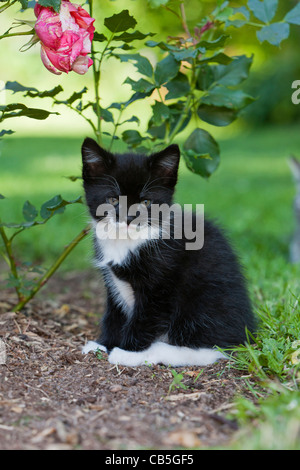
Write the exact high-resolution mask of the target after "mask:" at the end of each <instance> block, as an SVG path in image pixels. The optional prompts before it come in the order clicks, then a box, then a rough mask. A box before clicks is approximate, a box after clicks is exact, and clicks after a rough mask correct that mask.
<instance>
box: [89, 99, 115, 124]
mask: <svg viewBox="0 0 300 470" xmlns="http://www.w3.org/2000/svg"><path fill="white" fill-rule="evenodd" d="M93 111H94V113H95V114H96V115H97V113H98V109H97V106H96V103H94V104H93ZM100 116H101V119H103V120H104V121H105V122H112V123H113V122H114V117H113V115H112V113H111V112H110V111H109V110H108V109H105V108H101V106H100Z"/></svg>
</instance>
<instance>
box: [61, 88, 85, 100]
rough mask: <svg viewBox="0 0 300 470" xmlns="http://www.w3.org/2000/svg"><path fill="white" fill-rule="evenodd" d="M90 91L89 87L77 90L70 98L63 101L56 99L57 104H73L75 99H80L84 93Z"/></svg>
mask: <svg viewBox="0 0 300 470" xmlns="http://www.w3.org/2000/svg"><path fill="white" fill-rule="evenodd" d="M87 91H88V89H87V87H84V88H83V89H82V90H81V91H75V92H74V93H73V94H72V95H71V96H70V97H69V98H68V99H66V100H63V101H58V100H55V103H56V104H72V103H74V101H77V100H80V99H81V98H82V96H83V95H84V93H86V92H87Z"/></svg>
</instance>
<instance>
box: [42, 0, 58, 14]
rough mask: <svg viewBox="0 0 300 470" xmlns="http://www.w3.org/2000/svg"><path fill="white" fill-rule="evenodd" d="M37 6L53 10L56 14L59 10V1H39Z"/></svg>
mask: <svg viewBox="0 0 300 470" xmlns="http://www.w3.org/2000/svg"><path fill="white" fill-rule="evenodd" d="M39 4H40V5H42V6H43V7H50V8H53V10H55V11H56V12H57V13H58V12H59V10H60V4H61V0H39Z"/></svg>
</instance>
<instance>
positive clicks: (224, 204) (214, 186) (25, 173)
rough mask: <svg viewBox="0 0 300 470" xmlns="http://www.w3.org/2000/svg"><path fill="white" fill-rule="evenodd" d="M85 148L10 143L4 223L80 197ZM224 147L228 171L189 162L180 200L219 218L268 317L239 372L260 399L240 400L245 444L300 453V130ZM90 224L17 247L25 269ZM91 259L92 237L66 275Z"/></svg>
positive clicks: (60, 222) (243, 351) (28, 235)
mask: <svg viewBox="0 0 300 470" xmlns="http://www.w3.org/2000/svg"><path fill="white" fill-rule="evenodd" d="M81 142H82V138H73V137H72V138H54V137H39V138H35V137H34V138H33V137H32V138H31V137H27V138H14V137H9V138H7V139H6V140H5V141H2V142H1V146H2V148H1V185H0V193H1V194H3V195H4V196H5V197H6V199H4V200H1V201H0V203H1V219H2V220H5V221H6V222H15V221H19V220H20V219H21V218H22V205H23V203H24V201H25V200H29V201H30V202H31V203H32V204H34V205H36V206H37V207H39V206H40V205H41V204H42V203H43V202H44V201H46V200H48V199H50V198H51V197H52V196H54V195H56V194H61V195H62V196H63V197H64V198H66V199H74V198H76V197H77V196H78V195H79V194H81V193H82V189H81V182H80V180H79V181H75V182H72V181H70V180H69V179H67V178H66V176H71V175H80V145H81ZM219 143H220V147H221V153H222V158H221V164H220V167H219V169H218V170H217V172H216V173H215V174H214V175H213V176H212V177H211V178H210V180H209V181H206V180H203V179H202V178H200V177H198V176H197V175H194V174H192V173H191V172H189V171H188V170H187V169H186V167H185V165H184V163H183V162H182V165H181V168H180V177H179V183H178V187H177V192H176V200H177V201H178V202H180V203H182V204H184V203H192V204H196V203H204V205H205V214H206V216H208V215H210V216H211V217H214V218H217V219H218V220H219V221H220V223H221V224H222V225H223V226H224V227H225V228H226V230H227V232H228V233H229V236H230V238H231V239H232V241H233V243H234V245H235V246H236V248H237V251H238V252H239V255H240V257H241V260H242V262H243V264H244V266H245V272H246V275H247V277H248V279H249V286H250V292H251V296H252V299H253V302H254V306H255V309H256V311H257V314H258V316H259V317H260V318H261V319H262V323H261V329H260V332H259V334H258V336H257V340H256V342H255V343H254V345H253V346H251V347H250V346H248V347H247V348H240V352H239V354H238V357H237V362H236V363H234V365H233V366H234V367H240V368H242V369H244V370H245V374H250V375H249V377H250V376H251V380H252V382H251V386H250V385H249V387H250V388H251V389H252V390H253V393H254V394H255V396H256V398H257V400H258V406H256V407H254V406H253V405H252V404H251V405H250V402H249V401H247V400H246V401H245V400H242V401H240V403H239V407H237V409H236V410H235V416H237V417H238V419H240V420H242V421H243V422H245V423H247V426H249V424H248V423H249V422H250V423H255V422H256V423H257V419H259V420H260V423H261V425H260V426H258V427H257V428H255V427H253V428H251V427H250V428H249V429H250V431H249V432H250V434H249V435H250V436H251V438H250V437H249V435H248V434H247V436H246V438H243V437H241V440H240V444H239V446H240V447H244V448H246V447H248V448H298V449H299V448H300V444H299V441H300V425H299V422H300V421H299V420H300V416H298V415H299V409H300V393H299V391H298V382H299V363H300V359H298V354H299V356H300V343H299V340H300V308H299V295H300V292H299V291H300V285H299V278H300V266H299V265H298V266H296V265H294V266H293V265H291V264H290V263H289V262H288V250H289V241H290V238H291V235H292V233H293V229H294V226H295V220H294V216H293V209H292V204H293V197H294V194H295V186H294V183H293V179H292V176H291V172H290V169H289V166H288V157H289V155H290V154H294V155H295V156H298V157H299V156H300V150H299V149H300V134H299V130H298V129H297V128H296V127H295V128H269V129H268V128H266V129H259V130H258V129H257V130H251V131H250V130H249V131H246V132H243V133H242V134H240V135H238V136H236V137H233V138H230V139H223V140H221V141H220V142H219ZM87 220H88V218H87V212H86V210H85V208H84V206H82V205H77V204H76V205H73V206H70V207H67V209H66V213H65V215H63V216H61V215H57V216H55V217H54V218H53V219H52V220H50V221H49V223H47V224H46V225H44V226H41V227H35V228H33V229H31V230H30V231H29V230H28V231H27V232H25V233H23V234H21V235H20V236H19V237H18V239H15V241H16V248H17V253H18V256H22V258H23V260H24V261H29V260H32V259H33V258H34V259H35V260H36V261H37V262H38V263H40V262H42V263H45V264H49V263H51V261H53V258H54V256H55V255H56V254H58V253H59V252H60V251H61V250H62V248H63V246H64V245H65V244H66V243H68V242H69V241H70V239H71V238H73V237H74V236H75V235H76V234H77V233H78V232H79V231H80V230H81V229H82V228H83V227H84V225H85V224H86V222H87ZM90 259H91V241H90V239H88V238H87V239H85V240H84V241H83V242H82V243H81V245H79V246H78V247H77V248H76V250H75V251H74V252H73V253H72V254H71V255H70V257H69V258H68V259H67V262H66V263H65V265H64V266H63V267H62V268H61V269H64V270H72V269H76V270H81V269H87V268H88V266H89V265H90ZM271 379H272V382H270V380H271ZM253 380H254V382H255V386H254V385H253ZM270 384H271V385H270ZM267 395H269V398H268V399H266V396H267ZM246 429H248V428H246ZM284 429H290V433H288V432H285V431H282V430H284ZM283 434H284V436H283ZM279 435H280V436H281V438H280V439H278V436H279Z"/></svg>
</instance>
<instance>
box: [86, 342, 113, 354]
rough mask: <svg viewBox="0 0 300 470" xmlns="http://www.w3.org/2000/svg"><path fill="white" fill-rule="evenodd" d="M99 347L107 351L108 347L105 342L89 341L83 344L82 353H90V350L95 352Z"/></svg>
mask: <svg viewBox="0 0 300 470" xmlns="http://www.w3.org/2000/svg"><path fill="white" fill-rule="evenodd" d="M98 349H100V351H103V352H107V349H106V347H105V346H103V344H99V343H96V341H89V342H88V343H86V344H85V345H84V346H83V348H82V354H88V353H89V352H90V351H93V352H95V351H97V350H98Z"/></svg>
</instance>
